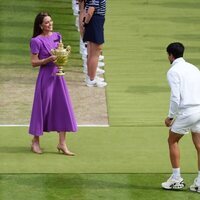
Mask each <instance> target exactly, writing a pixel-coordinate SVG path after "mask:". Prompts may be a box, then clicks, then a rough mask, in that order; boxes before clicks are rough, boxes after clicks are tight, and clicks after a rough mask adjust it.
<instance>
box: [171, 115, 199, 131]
mask: <svg viewBox="0 0 200 200" xmlns="http://www.w3.org/2000/svg"><path fill="white" fill-rule="evenodd" d="M170 129H171V131H172V132H174V133H178V134H187V133H189V132H193V133H200V112H196V113H193V114H190V115H185V114H178V115H177V117H176V119H175V120H174V122H173V124H172V126H171V128H170Z"/></svg>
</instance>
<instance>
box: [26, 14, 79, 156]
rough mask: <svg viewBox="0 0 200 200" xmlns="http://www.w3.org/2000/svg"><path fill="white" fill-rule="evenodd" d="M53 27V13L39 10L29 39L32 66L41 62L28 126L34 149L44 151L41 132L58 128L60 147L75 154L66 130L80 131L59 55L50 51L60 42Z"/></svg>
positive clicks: (64, 151)
mask: <svg viewBox="0 0 200 200" xmlns="http://www.w3.org/2000/svg"><path fill="white" fill-rule="evenodd" d="M52 30H53V21H52V19H51V16H50V15H49V14H48V13H44V12H42V13H39V14H38V15H37V16H36V18H35V22H34V29H33V37H32V39H31V41H30V50H31V63H32V66H33V67H38V66H40V70H39V74H38V78H37V82H36V87H35V95H34V101H33V108H32V115H31V120H30V127H29V133H30V134H31V135H33V140H32V145H31V150H32V151H33V152H34V153H38V154H41V153H42V150H41V148H40V142H39V139H40V136H41V135H43V132H50V131H57V132H58V133H59V143H58V146H57V149H58V150H59V152H60V151H61V152H63V153H64V154H65V155H70V156H73V155H74V153H72V152H70V151H69V149H68V147H67V145H66V142H65V138H66V132H76V131H77V124H76V120H75V117H74V113H73V108H72V105H71V100H70V97H69V93H68V89H67V85H66V82H65V79H64V76H57V75H56V72H57V71H58V69H57V67H56V65H55V63H54V61H55V60H56V58H57V57H56V56H54V55H52V54H51V49H55V48H56V47H57V46H58V43H59V42H60V40H61V35H60V34H59V33H57V32H52Z"/></svg>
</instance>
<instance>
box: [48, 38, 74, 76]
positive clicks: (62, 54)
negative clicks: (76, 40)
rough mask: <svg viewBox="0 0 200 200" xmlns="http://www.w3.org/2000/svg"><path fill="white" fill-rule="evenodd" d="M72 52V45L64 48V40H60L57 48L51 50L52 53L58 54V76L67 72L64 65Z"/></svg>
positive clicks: (56, 62)
mask: <svg viewBox="0 0 200 200" xmlns="http://www.w3.org/2000/svg"><path fill="white" fill-rule="evenodd" d="M70 52H71V47H70V46H67V47H66V48H64V45H63V43H62V41H60V42H59V44H58V47H57V48H56V49H52V50H51V53H52V55H55V56H57V59H56V61H55V64H56V65H57V67H58V72H57V73H56V75H57V76H63V75H65V72H64V71H63V66H64V65H66V64H67V61H68V57H69V54H70Z"/></svg>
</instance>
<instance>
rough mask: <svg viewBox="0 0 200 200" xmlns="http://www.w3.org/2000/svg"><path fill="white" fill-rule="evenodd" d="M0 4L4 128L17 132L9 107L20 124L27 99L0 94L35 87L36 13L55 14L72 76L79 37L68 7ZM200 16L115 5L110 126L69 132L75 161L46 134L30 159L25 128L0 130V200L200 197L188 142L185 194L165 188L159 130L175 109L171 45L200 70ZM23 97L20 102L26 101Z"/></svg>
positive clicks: (153, 2) (169, 2)
mask: <svg viewBox="0 0 200 200" xmlns="http://www.w3.org/2000/svg"><path fill="white" fill-rule="evenodd" d="M0 4H1V6H0V9H1V10H0V11H1V12H0V24H1V30H0V35H1V37H0V53H1V55H2V56H1V57H0V92H1V96H0V120H4V122H7V123H10V124H12V120H11V119H12V117H13V116H15V118H19V116H21V115H20V112H16V110H13V112H12V113H11V114H8V113H9V112H8V111H7V110H5V109H4V105H5V103H7V101H9V100H12V102H14V104H15V105H17V106H18V107H17V108H18V109H19V110H20V111H21V114H22V116H23V117H27V116H28V115H29V113H28V112H27V110H28V109H29V108H28V106H29V105H26V99H25V100H24V101H19V100H16V99H13V98H12V97H13V96H12V95H11V96H5V95H4V96H3V95H2V91H4V92H5V91H7V92H8V94H12V93H14V92H15V91H19V90H17V88H18V87H19V88H20V89H21V90H22V91H23V89H24V88H29V87H30V85H31V84H34V77H32V76H31V78H29V74H30V73H33V71H32V69H31V67H30V64H29V62H30V61H29V53H28V49H29V46H28V43H29V39H30V37H31V34H32V24H33V20H34V17H35V15H36V13H37V12H39V11H40V10H48V11H49V12H50V13H52V17H53V18H54V23H55V29H56V30H58V31H59V32H61V33H62V35H63V36H64V41H66V42H67V43H68V42H69V44H70V45H71V46H72V48H73V49H74V53H73V54H72V57H71V61H70V62H71V64H70V65H71V66H72V69H73V67H74V68H76V67H80V55H79V54H78V51H79V50H78V44H79V42H78V39H79V35H78V33H77V32H76V28H75V26H74V22H75V19H74V16H73V15H72V10H71V1H64V0H59V1H55V0H49V1H45V0H42V1H39V0H34V1H29V0H27V1H26V0H19V1H17V3H16V1H14V0H11V1H5V0H1V3H0ZM199 8H200V2H199V1H197V0H190V1H188V0H182V1H181V2H180V1H178V0H162V1H161V0H124V1H123V2H122V1H119V0H109V1H108V6H107V15H106V26H105V36H106V43H105V45H104V55H105V63H106V67H105V70H106V75H105V77H106V81H107V82H108V87H107V89H106V95H107V105H108V112H109V122H110V127H109V128H80V129H79V132H78V133H77V134H70V135H69V137H68V138H69V141H68V144H69V146H70V149H72V150H73V151H75V152H76V153H77V155H76V156H75V157H66V156H64V155H59V154H58V153H57V152H56V145H57V134H55V133H52V134H45V135H44V137H43V138H42V143H41V145H42V147H43V148H44V152H45V153H44V154H43V155H36V154H33V153H31V152H30V148H29V143H30V136H29V135H28V134H27V132H28V131H27V127H18V128H16V127H11V128H7V127H1V128H0V158H1V161H0V173H1V174H0V200H1V199H2V200H12V199H15V200H23V199H38V200H51V199H52V200H54V199H58V200H59V199H61V200H62V199H63V200H64V199H73V200H76V199H77V200H90V199H91V200H96V199H108V200H112V199H123V200H129V199H130V200H131V199H139V200H146V199H148V200H149V199H161V200H165V199H181V200H187V199H194V200H195V199H197V198H198V199H199V194H195V193H191V192H189V191H188V186H189V185H190V184H191V183H192V181H193V179H194V177H195V176H196V171H197V166H196V154H195V150H194V147H193V145H192V142H191V137H190V136H189V135H188V136H185V138H184V139H183V141H182V142H181V151H182V156H181V163H182V172H183V173H184V174H183V177H184V179H185V182H186V184H187V187H186V189H184V190H183V191H180V192H171V191H164V190H162V189H161V188H160V184H161V182H162V181H165V180H166V179H167V178H168V176H169V173H171V169H170V163H169V158H168V149H167V148H168V147H167V135H168V134H167V128H165V127H164V126H163V119H164V118H165V116H166V115H167V113H168V101H169V88H168V85H167V81H166V72H167V70H168V69H169V63H168V60H167V55H166V52H165V48H166V46H167V45H168V44H169V43H170V42H173V41H177V40H178V41H181V42H183V43H184V44H185V46H186V55H185V58H186V59H187V60H188V61H191V62H192V63H194V64H196V65H199V66H200V59H199V50H200V47H199V46H200V40H199V39H200V35H199V31H200V27H199V26H198V24H199V19H200V14H199ZM35 76H36V72H35ZM9 81H10V83H16V85H17V86H18V87H17V88H16V89H15V91H13V90H11V89H12V88H5V84H7V83H9ZM24 91H27V89H26V90H24ZM23 94H24V95H21V96H20V97H25V96H27V97H26V98H27V99H29V98H30V96H28V95H26V94H27V93H26V92H25V93H23ZM2 99H3V100H4V104H2Z"/></svg>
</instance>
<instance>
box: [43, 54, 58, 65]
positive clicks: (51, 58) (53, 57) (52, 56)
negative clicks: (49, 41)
mask: <svg viewBox="0 0 200 200" xmlns="http://www.w3.org/2000/svg"><path fill="white" fill-rule="evenodd" d="M48 59H49V62H54V61H56V59H57V56H55V55H51V56H49V57H48ZM45 64H46V63H45Z"/></svg>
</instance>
